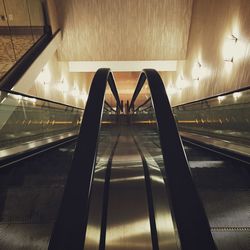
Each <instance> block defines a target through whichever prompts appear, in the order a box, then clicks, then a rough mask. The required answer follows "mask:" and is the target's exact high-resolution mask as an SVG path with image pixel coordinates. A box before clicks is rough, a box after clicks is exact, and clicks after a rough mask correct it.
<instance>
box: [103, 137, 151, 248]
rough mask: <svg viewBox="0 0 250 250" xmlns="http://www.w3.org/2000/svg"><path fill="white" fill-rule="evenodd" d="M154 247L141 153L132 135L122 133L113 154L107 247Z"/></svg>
mask: <svg viewBox="0 0 250 250" xmlns="http://www.w3.org/2000/svg"><path fill="white" fill-rule="evenodd" d="M110 249H116V250H118V249H130V250H131V249H143V250H147V249H152V242H151V232H150V223H149V215H148V206H147V198H146V188H145V180H144V173H143V167H142V161H141V157H140V155H139V152H138V151H137V148H136V146H135V144H134V142H133V138H132V137H131V136H130V135H121V136H120V139H119V142H118V145H117V148H116V151H115V155H114V158H113V164H112V170H111V180H110V190H109V204H108V218H107V231H106V250H110Z"/></svg>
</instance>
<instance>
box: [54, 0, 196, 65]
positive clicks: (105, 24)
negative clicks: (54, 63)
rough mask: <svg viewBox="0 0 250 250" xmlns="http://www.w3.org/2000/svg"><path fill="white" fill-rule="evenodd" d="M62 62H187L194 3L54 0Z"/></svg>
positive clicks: (176, 0) (180, 0)
mask: <svg viewBox="0 0 250 250" xmlns="http://www.w3.org/2000/svg"><path fill="white" fill-rule="evenodd" d="M55 1H56V5H57V12H58V16H59V22H60V27H61V28H62V31H63V43H62V47H61V49H60V50H59V58H60V60H63V61H138V60H146V61H149V60H183V59H185V57H186V51H187V42H188V36H189V28H190V23H191V14H192V4H193V0H102V1H100V0H91V1H89V0H71V1H68V0H55Z"/></svg>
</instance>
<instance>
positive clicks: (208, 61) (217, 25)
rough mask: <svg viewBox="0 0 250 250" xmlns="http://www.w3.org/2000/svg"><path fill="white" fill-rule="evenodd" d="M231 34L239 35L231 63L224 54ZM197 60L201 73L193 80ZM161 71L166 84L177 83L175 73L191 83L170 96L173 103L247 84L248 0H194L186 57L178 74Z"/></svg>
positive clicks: (249, 55) (249, 61) (249, 49)
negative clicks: (198, 77) (225, 58)
mask: <svg viewBox="0 0 250 250" xmlns="http://www.w3.org/2000/svg"><path fill="white" fill-rule="evenodd" d="M231 35H234V36H236V37H237V38H238V41H237V44H236V46H237V49H236V52H234V62H233V63H230V62H225V61H224V56H223V50H224V48H225V45H226V43H228V40H229V39H230V36H231ZM235 48H236V47H235ZM230 53H231V52H229V54H230ZM198 61H199V62H200V63H201V65H202V68H201V69H202V71H203V73H202V74H201V75H203V76H201V78H200V80H199V81H194V80H193V76H192V71H193V68H194V65H195V64H196V63H197V62H198ZM162 75H163V78H164V81H165V83H166V85H168V84H170V83H171V82H172V84H173V85H174V86H176V80H177V77H178V75H182V76H183V78H184V81H186V83H188V84H189V85H190V86H189V87H187V88H185V89H183V90H182V91H178V93H176V94H174V95H173V96H172V98H171V99H172V104H173V105H177V104H181V103H186V102H190V101H193V100H197V99H201V98H204V97H208V96H213V95H216V94H220V93H224V92H227V91H231V90H237V89H238V88H241V87H245V86H249V85H250V1H249V0H219V1H218V0H194V3H193V13H192V21H191V29H190V35H189V44H188V50H187V58H186V61H185V62H180V63H179V66H178V71H177V74H172V73H163V74H162Z"/></svg>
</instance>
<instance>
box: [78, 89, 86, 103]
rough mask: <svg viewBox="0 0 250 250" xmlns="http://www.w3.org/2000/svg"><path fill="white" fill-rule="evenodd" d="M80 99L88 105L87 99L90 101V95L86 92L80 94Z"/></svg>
mask: <svg viewBox="0 0 250 250" xmlns="http://www.w3.org/2000/svg"><path fill="white" fill-rule="evenodd" d="M80 97H81V98H82V100H83V102H84V103H86V101H87V99H88V95H87V93H86V92H85V91H83V92H82V93H81V94H80Z"/></svg>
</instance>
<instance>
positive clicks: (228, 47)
mask: <svg viewBox="0 0 250 250" xmlns="http://www.w3.org/2000/svg"><path fill="white" fill-rule="evenodd" d="M237 41H238V38H237V37H235V36H234V35H231V36H230V37H229V38H227V39H226V40H225V43H224V45H223V49H222V53H223V58H224V61H225V62H231V63H232V62H233V61H234V56H235V55H236V54H237Z"/></svg>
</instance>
